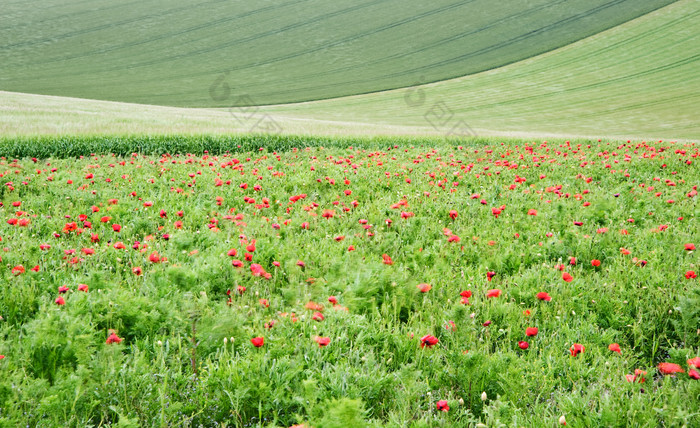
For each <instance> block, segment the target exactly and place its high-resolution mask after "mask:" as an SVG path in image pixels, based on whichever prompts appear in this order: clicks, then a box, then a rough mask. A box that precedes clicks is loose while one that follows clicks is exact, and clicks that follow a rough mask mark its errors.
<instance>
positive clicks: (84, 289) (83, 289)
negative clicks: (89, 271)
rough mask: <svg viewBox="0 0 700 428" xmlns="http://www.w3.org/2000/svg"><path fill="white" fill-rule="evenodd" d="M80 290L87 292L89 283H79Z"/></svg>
mask: <svg viewBox="0 0 700 428" xmlns="http://www.w3.org/2000/svg"><path fill="white" fill-rule="evenodd" d="M78 291H84V292H86V293H87V291H88V286H87V284H78Z"/></svg>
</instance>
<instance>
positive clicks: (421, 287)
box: [416, 284, 433, 293]
mask: <svg viewBox="0 0 700 428" xmlns="http://www.w3.org/2000/svg"><path fill="white" fill-rule="evenodd" d="M416 287H418V290H420V292H421V293H427V292H428V291H430V290H431V289H432V288H433V287H432V286H431V285H430V284H417V285H416Z"/></svg>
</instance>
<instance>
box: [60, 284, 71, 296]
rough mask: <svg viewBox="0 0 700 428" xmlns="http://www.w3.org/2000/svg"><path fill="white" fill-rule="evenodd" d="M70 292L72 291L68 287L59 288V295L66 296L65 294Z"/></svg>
mask: <svg viewBox="0 0 700 428" xmlns="http://www.w3.org/2000/svg"><path fill="white" fill-rule="evenodd" d="M69 290H70V288H68V286H65V285H62V286H60V287H58V293H59V294H65V293H67V292H68V291H69Z"/></svg>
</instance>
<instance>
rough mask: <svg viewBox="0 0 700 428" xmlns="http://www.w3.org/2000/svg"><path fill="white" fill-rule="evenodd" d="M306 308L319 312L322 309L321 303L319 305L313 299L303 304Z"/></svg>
mask: <svg viewBox="0 0 700 428" xmlns="http://www.w3.org/2000/svg"><path fill="white" fill-rule="evenodd" d="M304 307H305V308H306V309H308V310H311V311H316V312H321V311H322V310H323V305H319V304H318V303H316V302H314V301H309V303H307V304H306V306H304Z"/></svg>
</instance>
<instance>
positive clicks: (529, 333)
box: [525, 327, 539, 337]
mask: <svg viewBox="0 0 700 428" xmlns="http://www.w3.org/2000/svg"><path fill="white" fill-rule="evenodd" d="M538 331H539V330H538V329H537V327H528V328H526V329H525V336H529V337H535V336H537V332H538Z"/></svg>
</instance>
